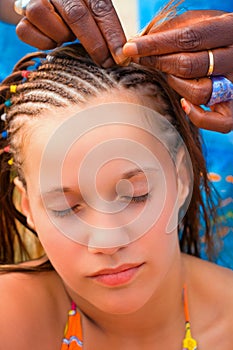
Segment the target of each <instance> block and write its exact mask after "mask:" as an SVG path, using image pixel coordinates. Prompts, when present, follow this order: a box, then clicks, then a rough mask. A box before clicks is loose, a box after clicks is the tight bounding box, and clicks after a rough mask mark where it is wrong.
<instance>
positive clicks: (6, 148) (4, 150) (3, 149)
mask: <svg viewBox="0 0 233 350" xmlns="http://www.w3.org/2000/svg"><path fill="white" fill-rule="evenodd" d="M8 152H10V146H9V145H8V146H6V147H4V148H2V149H0V155H1V154H3V153H8Z"/></svg>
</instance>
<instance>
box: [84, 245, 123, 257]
mask: <svg viewBox="0 0 233 350" xmlns="http://www.w3.org/2000/svg"><path fill="white" fill-rule="evenodd" d="M120 248H121V247H112V248H103V247H102V248H101V247H91V246H88V252H89V253H91V254H98V253H101V254H106V255H114V254H115V253H116V252H117V251H118V250H119V249H120Z"/></svg>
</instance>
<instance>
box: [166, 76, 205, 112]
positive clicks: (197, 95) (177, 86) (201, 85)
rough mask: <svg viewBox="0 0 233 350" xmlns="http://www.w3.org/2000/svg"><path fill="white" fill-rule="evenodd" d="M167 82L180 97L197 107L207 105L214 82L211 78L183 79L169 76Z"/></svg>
mask: <svg viewBox="0 0 233 350" xmlns="http://www.w3.org/2000/svg"><path fill="white" fill-rule="evenodd" d="M167 82H168V84H169V85H170V86H171V87H172V88H173V89H174V90H175V91H176V92H178V94H179V95H180V96H183V97H185V98H186V99H187V100H189V101H190V102H191V103H193V104H195V105H201V104H207V103H208V101H209V100H210V97H211V94H212V81H211V79H209V78H202V79H181V78H178V77H176V76H174V75H167Z"/></svg>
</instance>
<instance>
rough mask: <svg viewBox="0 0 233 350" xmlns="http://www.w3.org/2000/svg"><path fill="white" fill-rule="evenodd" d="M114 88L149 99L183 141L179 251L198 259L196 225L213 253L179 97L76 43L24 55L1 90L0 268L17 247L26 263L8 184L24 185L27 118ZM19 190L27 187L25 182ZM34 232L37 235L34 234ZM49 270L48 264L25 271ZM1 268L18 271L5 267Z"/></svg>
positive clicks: (197, 146) (207, 208) (160, 78)
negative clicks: (188, 191) (187, 183)
mask: <svg viewBox="0 0 233 350" xmlns="http://www.w3.org/2000/svg"><path fill="white" fill-rule="evenodd" d="M114 89H125V90H131V91H133V92H136V93H137V94H138V95H141V96H142V98H143V96H149V97H150V98H151V99H153V101H154V102H155V106H156V109H157V111H158V112H159V113H160V114H162V115H164V116H165V117H166V118H167V119H169V121H170V122H171V123H172V124H173V125H174V126H175V128H176V129H177V131H178V132H179V134H180V135H181V137H182V138H183V140H184V143H185V144H186V147H187V150H188V152H189V154H190V158H191V161H192V165H193V173H194V187H193V195H192V199H191V202H190V206H189V208H188V210H187V213H186V215H185V217H184V219H183V220H182V222H181V224H180V227H179V238H180V248H181V251H183V252H186V253H188V254H192V255H195V256H200V244H201V241H200V235H199V231H200V220H201V221H202V225H203V224H204V239H205V241H206V243H207V247H208V250H209V251H212V235H211V218H212V217H214V215H215V213H214V207H213V205H212V200H211V198H210V188H209V184H208V178H207V172H206V166H205V160H204V158H203V155H202V148H201V140H200V136H199V132H198V129H197V128H196V127H195V126H194V125H193V124H192V123H191V122H190V121H189V120H188V119H187V118H186V116H185V113H184V111H183V110H182V108H181V106H180V103H179V98H180V97H179V96H178V95H177V94H176V93H175V92H174V91H173V90H172V89H171V88H170V87H169V86H168V84H167V83H166V80H165V77H164V75H163V74H162V73H160V72H159V71H157V70H154V69H149V68H146V67H142V66H139V65H136V64H133V63H131V64H130V65H128V66H125V67H119V66H116V67H112V68H108V69H103V68H101V67H99V66H97V65H96V64H95V63H94V62H93V61H92V60H91V58H90V57H89V56H88V54H87V53H86V51H85V50H84V49H83V47H82V46H81V45H80V44H71V45H67V46H64V47H62V48H58V49H55V50H54V51H52V52H51V53H50V54H49V55H48V56H46V54H45V53H41V52H39V53H33V54H30V55H27V56H25V57H24V58H23V59H21V60H20V61H19V62H18V63H17V64H16V66H15V68H14V71H13V73H12V74H11V75H10V76H9V77H7V78H6V79H5V80H4V81H3V82H2V84H1V86H0V113H1V114H2V117H1V121H0V133H1V135H3V133H4V132H5V133H8V135H7V137H1V138H0V149H1V152H0V169H1V170H0V264H2V265H9V264H14V263H15V249H16V247H17V249H18V251H20V252H21V257H22V259H21V260H23V259H25V258H23V257H25V255H26V256H27V259H30V254H29V251H28V249H27V247H26V246H25V244H24V242H23V240H22V238H21V235H20V231H19V223H20V225H23V226H24V227H25V228H27V229H29V230H32V229H31V228H30V227H29V226H28V225H27V222H26V218H25V216H24V215H23V214H22V213H21V212H20V210H19V209H18V208H17V207H16V205H15V201H14V188H15V186H14V183H13V178H14V177H15V176H20V178H21V180H22V181H24V179H23V174H22V169H21V168H22V166H21V165H22V160H21V158H20V156H21V154H20V147H21V145H22V143H23V134H24V131H23V130H24V129H23V128H24V126H25V125H27V122H29V121H30V120H32V119H35V118H42V116H41V115H42V112H44V111H46V110H49V109H51V108H53V107H56V108H58V109H59V108H65V107H68V106H71V105H77V104H80V105H81V106H82V105H83V106H84V105H85V104H87V103H88V101H89V100H90V99H91V98H93V97H94V96H98V95H101V94H102V93H103V92H108V91H112V90H114ZM9 145H10V149H9V147H8V146H9ZM4 150H5V151H4ZM12 157H13V159H14V162H13V164H12V161H11V159H12ZM24 185H25V187H26V183H24ZM202 193H204V198H203V195H202ZM200 213H201V215H200ZM201 216H202V217H201ZM32 231H33V230H32ZM33 233H34V234H35V235H36V232H34V231H33ZM51 268H52V266H51V265H50V263H49V262H47V263H44V264H42V265H40V266H38V267H32V268H27V269H26V270H27V271H43V270H46V269H51ZM2 269H3V267H2ZM2 269H0V271H1V270H2ZM6 269H7V270H11V271H12V270H14V271H21V270H22V268H17V267H14V268H11V269H10V268H9V267H7V268H6V266H5V270H6ZM23 270H24V271H25V268H24V269H23Z"/></svg>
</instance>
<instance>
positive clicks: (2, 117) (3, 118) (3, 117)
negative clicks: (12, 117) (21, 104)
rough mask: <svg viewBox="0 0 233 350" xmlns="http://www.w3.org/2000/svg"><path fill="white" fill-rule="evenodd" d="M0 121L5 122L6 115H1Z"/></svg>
mask: <svg viewBox="0 0 233 350" xmlns="http://www.w3.org/2000/svg"><path fill="white" fill-rule="evenodd" d="M1 120H2V121H3V122H5V121H6V113H3V114H2V115H1Z"/></svg>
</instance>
